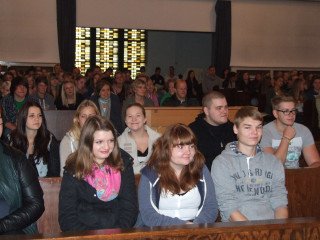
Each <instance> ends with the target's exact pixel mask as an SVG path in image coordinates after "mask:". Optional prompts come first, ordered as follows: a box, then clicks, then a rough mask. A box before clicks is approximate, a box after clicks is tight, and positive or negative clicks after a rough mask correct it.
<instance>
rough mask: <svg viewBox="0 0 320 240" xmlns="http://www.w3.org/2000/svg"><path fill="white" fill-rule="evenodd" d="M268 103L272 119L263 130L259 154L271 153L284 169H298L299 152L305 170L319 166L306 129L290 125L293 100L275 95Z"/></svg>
mask: <svg viewBox="0 0 320 240" xmlns="http://www.w3.org/2000/svg"><path fill="white" fill-rule="evenodd" d="M271 102H272V108H273V111H272V113H273V116H274V117H275V120H274V121H272V122H270V123H268V124H267V125H265V126H264V127H263V137H262V139H261V147H262V149H263V151H264V152H266V153H271V154H274V155H275V156H276V157H277V158H278V159H279V160H280V161H281V162H282V163H283V164H284V166H285V168H299V158H300V155H301V152H302V153H303V157H304V159H305V161H306V163H307V164H308V166H309V167H318V166H320V158H319V153H318V150H317V148H316V145H315V144H314V139H313V136H312V134H311V132H310V130H309V129H308V128H307V127H305V126H304V125H302V124H299V123H295V122H294V121H295V119H296V113H297V109H296V104H295V100H294V99H293V97H291V96H276V97H274V98H273V99H272V101H271Z"/></svg>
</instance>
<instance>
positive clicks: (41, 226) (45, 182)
mask: <svg viewBox="0 0 320 240" xmlns="http://www.w3.org/2000/svg"><path fill="white" fill-rule="evenodd" d="M61 180H62V178H61V177H53V178H39V182H40V185H41V187H42V190H43V194H44V195H43V198H44V205H45V211H44V213H43V214H42V216H41V217H40V219H39V220H38V221H37V226H38V231H39V233H57V232H61V230H60V226H59V222H58V204H59V192H60V187H61Z"/></svg>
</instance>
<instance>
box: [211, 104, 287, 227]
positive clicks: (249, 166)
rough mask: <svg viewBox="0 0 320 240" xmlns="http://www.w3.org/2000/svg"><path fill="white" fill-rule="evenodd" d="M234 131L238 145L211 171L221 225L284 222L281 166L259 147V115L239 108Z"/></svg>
mask: <svg viewBox="0 0 320 240" xmlns="http://www.w3.org/2000/svg"><path fill="white" fill-rule="evenodd" d="M233 130H234V133H235V134H236V135H237V137H238V141H234V142H231V143H229V144H228V145H227V146H226V148H225V150H224V151H223V152H222V153H221V154H220V155H219V156H218V157H217V158H216V159H215V160H214V161H213V164H212V169H211V175H212V178H213V181H214V184H215V190H216V196H217V200H218V205H219V210H220V214H221V217H222V221H225V222H226V221H248V220H265V219H280V218H287V217H288V209H287V204H288V200H287V190H286V188H285V176H284V168H283V165H282V164H281V163H280V162H279V160H278V159H276V157H275V156H273V155H272V154H267V153H264V152H262V151H261V149H260V147H259V145H258V143H259V141H260V138H261V135H262V115H261V113H260V112H259V111H258V110H257V109H256V108H255V107H251V106H249V107H243V108H241V109H240V110H239V111H238V112H237V114H236V116H235V121H234V127H233Z"/></svg>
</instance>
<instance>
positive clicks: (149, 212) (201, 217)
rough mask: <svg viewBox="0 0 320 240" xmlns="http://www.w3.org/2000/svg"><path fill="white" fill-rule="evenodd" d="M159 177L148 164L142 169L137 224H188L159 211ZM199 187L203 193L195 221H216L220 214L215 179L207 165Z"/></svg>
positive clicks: (150, 225)
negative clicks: (214, 184) (212, 177)
mask: <svg viewBox="0 0 320 240" xmlns="http://www.w3.org/2000/svg"><path fill="white" fill-rule="evenodd" d="M159 178H160V176H158V174H157V173H156V172H155V170H153V169H151V168H149V167H147V166H146V167H144V168H143V169H142V170H141V179H140V183H139V190H138V199H139V210H140V215H139V217H138V218H139V220H138V222H137V223H136V226H148V227H154V226H170V225H183V224H186V221H184V220H181V219H179V218H172V217H168V216H165V215H162V214H160V213H159V198H160V193H159V190H158V188H159V184H157V183H158V182H159ZM197 187H198V189H199V193H200V195H201V204H200V206H199V210H198V213H197V216H196V218H195V219H194V220H193V223H196V224H200V223H214V222H215V220H216V218H217V214H218V206H217V200H216V197H215V192H214V186H213V181H212V179H211V176H210V172H209V170H208V169H207V167H206V166H204V167H203V170H202V176H201V179H200V181H199V182H198V184H197Z"/></svg>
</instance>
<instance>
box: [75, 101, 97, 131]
mask: <svg viewBox="0 0 320 240" xmlns="http://www.w3.org/2000/svg"><path fill="white" fill-rule="evenodd" d="M95 115H97V114H96V111H95V110H94V108H93V107H91V106H87V107H84V108H83V109H82V110H81V111H80V114H79V125H80V128H82V127H83V125H84V123H85V122H86V120H87V119H88V118H89V117H91V116H95Z"/></svg>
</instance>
